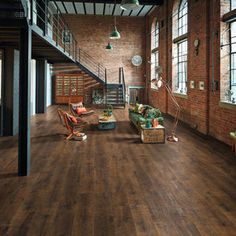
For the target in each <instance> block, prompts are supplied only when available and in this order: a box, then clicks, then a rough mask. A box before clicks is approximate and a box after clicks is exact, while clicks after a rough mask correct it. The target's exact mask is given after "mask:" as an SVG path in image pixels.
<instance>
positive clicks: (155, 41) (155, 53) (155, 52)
mask: <svg viewBox="0 0 236 236" xmlns="http://www.w3.org/2000/svg"><path fill="white" fill-rule="evenodd" d="M151 38H152V43H151V45H152V48H151V80H152V79H155V78H156V77H157V76H158V75H157V74H156V67H157V66H158V65H159V23H158V21H157V20H156V19H155V21H154V22H153V25H152V33H151ZM151 88H152V89H158V88H157V87H156V85H154V84H153V83H151Z"/></svg>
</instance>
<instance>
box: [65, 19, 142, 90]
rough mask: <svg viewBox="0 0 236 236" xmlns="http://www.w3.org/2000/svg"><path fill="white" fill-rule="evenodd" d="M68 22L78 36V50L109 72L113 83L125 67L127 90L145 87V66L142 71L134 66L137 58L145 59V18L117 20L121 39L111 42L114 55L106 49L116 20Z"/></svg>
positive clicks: (72, 20)
mask: <svg viewBox="0 0 236 236" xmlns="http://www.w3.org/2000/svg"><path fill="white" fill-rule="evenodd" d="M65 19H66V21H67V23H68V24H69V27H70V28H71V29H72V31H73V33H74V34H75V37H76V40H77V41H78V47H80V48H82V49H83V50H84V51H85V52H87V53H88V54H90V55H91V56H92V57H94V58H95V59H96V60H97V61H99V62H100V63H102V64H103V65H104V66H105V67H106V68H107V72H108V80H109V81H115V82H117V81H118V69H119V67H124V73H125V79H126V84H127V86H129V85H136V86H139V85H142V86H144V85H145V63H143V64H142V65H141V66H140V67H138V68H136V67H135V66H133V65H132V64H131V58H132V56H134V55H136V54H138V55H141V56H142V57H143V59H144V58H145V49H146V45H145V43H146V42H145V18H144V17H117V29H118V31H119V32H120V34H121V39H119V40H110V42H111V43H112V45H113V47H114V49H113V51H106V50H105V47H106V45H107V43H108V41H109V33H110V32H111V31H112V29H113V23H114V17H110V16H82V15H81V16H80V15H78V16H75V15H65Z"/></svg>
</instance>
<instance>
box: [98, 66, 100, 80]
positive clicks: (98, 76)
mask: <svg viewBox="0 0 236 236" xmlns="http://www.w3.org/2000/svg"><path fill="white" fill-rule="evenodd" d="M99 77H100V64H99V63H98V78H99Z"/></svg>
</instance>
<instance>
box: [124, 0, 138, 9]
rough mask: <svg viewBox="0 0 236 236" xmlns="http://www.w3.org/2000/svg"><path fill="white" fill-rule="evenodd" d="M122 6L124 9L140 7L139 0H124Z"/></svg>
mask: <svg viewBox="0 0 236 236" xmlns="http://www.w3.org/2000/svg"><path fill="white" fill-rule="evenodd" d="M120 7H121V9H123V10H135V9H137V8H138V7H139V1H138V0H122V1H121V4H120Z"/></svg>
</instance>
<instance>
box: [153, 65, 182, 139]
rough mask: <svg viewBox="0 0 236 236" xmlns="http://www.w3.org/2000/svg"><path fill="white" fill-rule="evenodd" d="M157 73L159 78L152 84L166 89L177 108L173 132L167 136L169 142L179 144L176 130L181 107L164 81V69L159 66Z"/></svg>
mask: <svg viewBox="0 0 236 236" xmlns="http://www.w3.org/2000/svg"><path fill="white" fill-rule="evenodd" d="M155 71H156V74H157V78H155V79H153V80H152V81H151V82H152V83H153V84H155V86H157V87H158V88H161V87H165V89H166V91H167V93H168V94H169V96H170V98H171V101H172V102H173V104H174V105H175V108H176V113H175V119H174V123H173V127H172V130H171V134H170V135H168V136H167V140H168V141H170V142H178V141H179V139H178V137H177V136H176V133H175V132H176V128H177V125H178V121H179V114H180V106H179V104H178V102H177V100H176V98H175V96H174V94H173V92H172V90H171V88H170V86H169V85H168V83H167V82H166V81H165V80H163V78H162V67H161V66H157V67H156V68H155Z"/></svg>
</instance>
